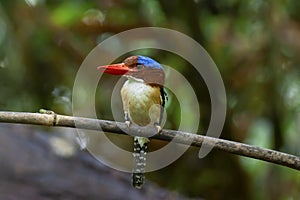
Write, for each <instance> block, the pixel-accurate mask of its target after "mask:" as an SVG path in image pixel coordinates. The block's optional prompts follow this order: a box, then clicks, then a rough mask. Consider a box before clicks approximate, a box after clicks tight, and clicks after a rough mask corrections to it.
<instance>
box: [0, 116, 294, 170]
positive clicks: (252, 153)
mask: <svg viewBox="0 0 300 200" xmlns="http://www.w3.org/2000/svg"><path fill="white" fill-rule="evenodd" d="M0 122H2V123H19V124H34V125H42V126H59V127H72V128H80V129H89V130H99V131H101V129H102V131H104V132H111V133H116V134H126V133H125V132H124V131H123V130H126V128H127V125H126V124H125V123H121V122H114V121H107V120H97V119H91V118H83V117H73V116H65V115H58V114H55V113H53V112H46V113H45V112H44V113H42V114H41V113H26V112H3V111H0ZM99 125H100V126H99ZM130 132H131V133H133V134H136V135H139V134H140V133H141V132H142V133H143V134H145V133H146V134H149V135H150V134H151V135H152V134H153V130H152V129H151V128H141V127H137V126H131V127H130ZM151 138H155V139H159V140H166V141H171V140H173V139H174V142H177V143H181V144H191V145H192V146H197V147H200V146H201V145H202V144H203V143H204V144H205V145H206V146H208V147H213V148H214V149H218V150H222V151H225V152H229V153H233V154H237V155H240V156H246V157H250V158H255V159H258V160H263V161H267V162H271V163H275V164H278V165H282V166H286V167H289V168H292V169H296V170H299V171H300V157H298V156H295V155H290V154H286V153H282V152H279V151H274V150H271V149H266V148H261V147H256V146H252V145H248V144H243V143H239V142H233V141H229V140H224V139H219V138H212V137H207V136H203V135H197V134H191V133H187V132H182V131H174V130H165V129H163V130H162V131H161V133H160V134H159V135H155V136H153V137H151Z"/></svg>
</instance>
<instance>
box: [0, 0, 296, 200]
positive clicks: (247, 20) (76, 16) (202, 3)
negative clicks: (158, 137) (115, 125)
mask: <svg viewBox="0 0 300 200" xmlns="http://www.w3.org/2000/svg"><path fill="white" fill-rule="evenodd" d="M299 10H300V3H299V1H298V0H278V1H271V0H267V1H261V0H245V1H238V0H223V1H217V0H194V1H192V0H189V1H180V0H174V1H168V0H123V1H121V0H99V1H82V0H72V1H71V0H70V1H56V0H53V1H49V0H24V1H20V0H11V1H1V2H0V91H1V92H0V110H3V111H4V110H8V111H28V112H37V111H38V110H39V109H40V108H46V109H50V110H53V111H55V112H57V113H60V114H67V115H72V105H71V102H72V99H71V96H72V87H73V83H74V79H75V76H76V72H77V70H78V69H79V67H80V65H81V63H82V61H83V60H84V58H85V57H86V56H87V55H88V53H89V52H90V51H91V50H92V49H93V48H94V47H95V46H96V45H97V44H99V43H100V42H101V41H103V40H104V39H105V38H108V37H110V36H112V35H114V34H116V33H119V32H122V31H125V30H128V29H132V28H136V27H145V26H157V27H165V28H170V29H173V30H177V31H180V32H182V33H184V34H186V35H188V36H190V37H192V38H193V39H195V40H196V41H198V42H199V43H200V44H201V45H202V46H203V47H204V48H205V49H206V50H207V52H208V53H209V54H210V56H211V57H212V59H213V60H214V61H215V63H216V65H217V66H218V69H219V71H220V73H221V75H222V78H223V80H224V84H225V87H226V93H227V117H226V123H225V126H224V129H223V132H222V135H221V137H222V138H225V139H229V140H234V141H239V142H243V143H248V144H252V145H257V146H261V147H266V148H271V149H275V150H279V151H282V152H287V153H290V154H294V155H298V156H300V150H299V149H300V147H299V146H300V139H299V137H300V134H299V132H300V112H299V106H300V76H299V75H300V67H299V65H300V60H299V58H300V53H299V52H300V12H299ZM174 42H176V41H174ZM113 48H117V46H116V47H113ZM134 53H141V54H143V55H147V56H150V57H153V58H155V59H156V60H158V61H159V62H160V63H162V64H165V65H169V66H172V67H174V68H175V69H176V70H178V71H180V72H181V73H182V74H183V75H184V76H185V77H186V78H187V79H188V80H189V81H190V83H191V84H192V86H193V88H194V90H195V92H196V94H197V97H198V98H199V106H200V109H201V122H199V125H200V126H199V133H205V131H206V130H207V126H208V123H209V119H210V99H209V94H208V91H207V88H206V86H205V83H204V82H203V80H202V78H201V76H200V75H195V74H196V73H195V72H196V71H195V70H193V68H192V66H190V65H189V63H188V62H186V61H185V60H184V58H180V57H178V56H177V55H174V54H172V53H169V52H165V51H159V50H155V49H145V50H143V51H141V52H129V53H128V55H131V54H134ZM128 55H120V58H119V59H118V60H117V61H120V60H122V59H123V58H125V57H126V56H128ZM95 73H96V72H95ZM116 81H118V78H117V77H113V78H112V77H109V76H104V77H103V79H101V82H102V84H103V85H104V86H102V88H107V89H106V90H104V89H102V90H99V91H98V94H97V98H96V100H97V101H99V102H101V104H100V103H98V104H97V113H98V118H100V119H108V120H112V119H113V117H112V113H111V108H110V101H109V97H110V94H111V90H112V89H113V87H112V86H113V85H114V83H116ZM183 95H184V91H183ZM171 96H172V95H171ZM186 98H189V97H188V96H187V97H186ZM167 112H169V113H172V114H170V115H168V121H167V123H166V128H170V129H176V128H177V126H178V116H179V114H180V108H179V106H178V102H177V101H176V98H170V101H169V103H168V105H167ZM195 123H198V122H195ZM1 126H3V127H5V126H4V125H3V124H2V125H1V124H0V127H1ZM30 129H32V131H34V132H36V131H38V130H40V129H42V132H43V134H44V135H47V134H51V133H53V132H59V134H56V136H55V138H56V139H59V138H60V139H61V140H58V141H60V142H57V141H56V143H54V144H55V145H54V147H53V145H52V147H53V148H54V149H56V150H57V149H62V150H61V151H62V152H64V153H65V154H63V155H62V156H63V157H64V156H66V154H67V158H65V159H70V157H72V156H74V155H75V154H78V152H80V150H79V147H78V145H77V146H76V144H75V143H76V142H74V141H73V143H74V144H73V143H72V142H71V143H72V145H73V146H75V147H76V148H75V149H77V150H74V151H70V152H71V153H70V152H69V151H68V149H66V146H67V147H69V146H68V145H66V144H65V143H63V142H67V143H68V142H69V141H70V140H76V138H75V139H74V138H72V139H70V138H71V136H70V135H75V132H73V131H71V130H68V131H64V129H51V128H49V129H46V130H45V129H43V128H41V127H36V126H35V127H30ZM5 130H7V129H2V133H3V134H4V133H6V132H8V131H5ZM58 130H59V131H58ZM20 132H22V128H21V129H20ZM27 132H30V131H27ZM65 132H68V133H65ZM20 134H21V133H20ZM28 137H29V136H28ZM74 137H76V136H74ZM118 137H122V140H124V141H125V140H129V139H130V138H129V137H127V136H113V135H111V138H112V139H113V140H115V141H116V143H122V142H120V140H118ZM14 140H15V141H16V142H17V140H18V137H17V136H16V137H15V139H14ZM51 141H52V140H47V142H51ZM52 142H53V141H52ZM31 143H34V141H33V142H31ZM12 144H14V143H13V142H12ZM51 144H52V143H51ZM163 144H164V143H160V142H157V141H156V142H154V143H153V148H155V147H159V146H161V145H163ZM69 145H70V144H69ZM72 145H71V146H72ZM120 145H122V144H120ZM125 146H127V145H125ZM57 151H59V150H57ZM66 152H67V153H66ZM68 152H69V153H68ZM8 153H9V152H8ZM54 153H57V152H56V151H55V152H54ZM81 153H82V152H81ZM197 153H198V149H197V148H193V147H191V148H190V149H189V150H188V151H187V152H186V153H185V154H184V156H182V157H181V158H180V159H179V160H177V161H176V162H174V163H173V164H171V165H170V166H168V167H166V168H164V169H162V170H159V171H156V172H151V173H148V174H147V179H148V181H149V182H152V183H153V184H154V185H157V187H161V188H164V189H166V190H169V191H173V192H175V193H178V194H180V195H182V196H185V197H188V198H199V199H202V198H203V199H299V198H300V173H299V172H298V171H296V170H292V169H289V168H286V167H281V166H277V165H274V164H270V163H266V162H262V161H257V160H254V159H250V158H244V157H240V156H236V155H230V154H228V153H224V152H219V151H212V152H211V153H210V154H209V155H208V156H207V157H205V158H204V159H201V160H200V159H198V157H197ZM60 154H61V153H60ZM73 154H74V155H73ZM10 155H11V156H14V155H13V153H12V152H11V154H10ZM86 156H89V155H88V154H87V153H86ZM23 159H25V160H26V158H23ZM28 159H30V158H28ZM3 162H6V160H4V159H3V158H2V161H1V163H3ZM36 162H39V159H37V160H36ZM83 162H84V161H83ZM25 164H26V162H25ZM25 164H24V165H25ZM32 164H33V165H35V164H34V163H32ZM12 165H13V163H12ZM40 165H41V164H40ZM22 166H23V165H22V163H21V164H20V166H19V168H20V169H22ZM19 168H18V169H19ZM48 170H49V169H48ZM87 171H88V170H87ZM12 173H15V171H13V172H12ZM86 173H87V174H88V172H86ZM49 176H50V177H51V171H48V173H47V177H48V178H49ZM112 176H113V175H112ZM126 176H128V177H130V175H129V174H126ZM27 178H28V179H26V180H27V181H29V182H30V180H31V179H30V177H27ZM106 178H107V177H106ZM17 180H18V179H17ZM45 180H48V179H45ZM32 181H34V180H32ZM45 184H47V181H46V183H45ZM54 184H55V182H54ZM65 184H68V183H67V182H65ZM128 184H129V183H128ZM58 185H59V186H61V187H64V186H63V183H60V184H58ZM1 187H2V188H3V185H0V189H1ZM112 187H114V185H112ZM116 187H117V186H116ZM102 189H103V188H102ZM58 191H59V190H58ZM146 191H147V188H146V189H145V190H144V191H139V193H145V192H146ZM24 192H25V193H26V191H25V190H24ZM62 192H64V191H62ZM47 195H50V193H46V194H44V197H45V198H46V197H47ZM56 195H58V196H59V193H58V194H56ZM80 197H83V196H80ZM107 197H108V196H107ZM134 197H137V196H132V198H134ZM62 199H63V198H62ZM99 199H101V198H100V197H99Z"/></svg>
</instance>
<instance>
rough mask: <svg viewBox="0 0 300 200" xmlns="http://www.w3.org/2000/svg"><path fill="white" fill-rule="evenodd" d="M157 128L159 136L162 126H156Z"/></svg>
mask: <svg viewBox="0 0 300 200" xmlns="http://www.w3.org/2000/svg"><path fill="white" fill-rule="evenodd" d="M155 128H157V134H160V132H161V130H162V128H161V126H160V125H155Z"/></svg>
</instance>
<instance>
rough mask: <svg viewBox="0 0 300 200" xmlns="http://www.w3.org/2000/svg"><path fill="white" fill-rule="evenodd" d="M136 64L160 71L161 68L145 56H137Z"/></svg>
mask: <svg viewBox="0 0 300 200" xmlns="http://www.w3.org/2000/svg"><path fill="white" fill-rule="evenodd" d="M138 64H141V65H144V66H145V67H153V68H157V69H162V66H161V65H160V64H159V63H158V62H156V61H155V60H153V59H152V58H149V57H146V56H138Z"/></svg>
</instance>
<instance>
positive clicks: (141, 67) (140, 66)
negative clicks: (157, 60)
mask: <svg viewBox="0 0 300 200" xmlns="http://www.w3.org/2000/svg"><path fill="white" fill-rule="evenodd" d="M143 67H144V66H143V65H139V64H138V65H136V68H137V69H143Z"/></svg>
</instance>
